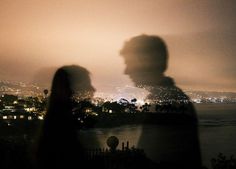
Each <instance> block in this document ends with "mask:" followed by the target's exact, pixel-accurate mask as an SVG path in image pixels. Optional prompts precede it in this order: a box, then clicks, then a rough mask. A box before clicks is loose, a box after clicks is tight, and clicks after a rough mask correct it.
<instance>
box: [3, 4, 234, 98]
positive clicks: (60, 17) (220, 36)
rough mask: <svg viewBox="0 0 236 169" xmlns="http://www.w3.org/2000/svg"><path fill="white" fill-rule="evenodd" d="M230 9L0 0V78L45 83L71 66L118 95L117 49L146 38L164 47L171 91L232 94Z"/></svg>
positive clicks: (120, 66)
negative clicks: (85, 71)
mask: <svg viewBox="0 0 236 169" xmlns="http://www.w3.org/2000/svg"><path fill="white" fill-rule="evenodd" d="M235 11H236V1H234V0H228V1H223V0H214V1H204V0H200V1H195V0H175V1H174V0H165V1H164V0H149V1H140V0H136V1H135V0H130V1H123V0H122V1H114V0H112V1H110V0H102V1H95V0H89V1H82V0H81V1H77V0H59V1H58V0H49V1H36V0H35V1H31V0H16V1H8V0H2V1H0V20H1V22H0V79H1V80H11V81H23V82H30V83H32V82H34V83H39V84H50V83H51V78H52V75H53V73H54V71H55V70H56V68H58V67H59V66H62V65H68V64H78V65H81V66H84V67H86V68H87V69H88V70H89V71H90V72H91V74H92V83H93V85H94V87H95V88H96V91H97V92H110V93H112V92H113V93H114V94H116V92H117V91H119V90H120V91H121V93H122V92H123V93H126V90H127V88H126V89H124V88H125V86H126V87H127V86H128V89H133V88H132V86H134V85H133V83H132V82H131V80H130V79H129V77H128V76H126V75H124V74H123V71H124V69H125V64H124V61H123V58H122V57H121V56H120V54H119V52H120V49H121V48H122V46H123V44H124V42H125V41H126V40H129V39H130V38H131V37H133V36H136V35H140V34H147V35H157V36H160V37H162V38H163V39H164V41H165V42H166V44H167V47H168V51H169V62H168V69H167V72H166V75H167V76H170V77H173V78H174V79H175V81H176V83H177V85H178V86H179V87H181V88H183V89H193V90H214V91H231V92H236V79H235V76H236V69H235V66H236V65H235V63H236V57H235V53H236V49H235V45H236V36H235V35H236V32H235V30H236V29H235V25H236V23H235V15H236V13H235ZM129 86H131V88H129ZM122 87H124V88H122ZM114 89H115V90H114Z"/></svg>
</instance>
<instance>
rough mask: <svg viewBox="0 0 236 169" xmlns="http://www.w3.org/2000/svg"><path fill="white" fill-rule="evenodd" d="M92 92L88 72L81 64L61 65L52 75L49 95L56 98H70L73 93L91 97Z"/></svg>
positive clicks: (93, 90) (82, 96)
mask: <svg viewBox="0 0 236 169" xmlns="http://www.w3.org/2000/svg"><path fill="white" fill-rule="evenodd" d="M94 92H95V89H94V88H93V86H92V85H91V79H90V77H89V72H88V71H87V70H86V69H85V68H83V67H81V66H76V65H70V66H63V67H61V68H59V69H58V70H57V71H56V73H55V75H54V78H53V82H52V88H51V96H53V97H56V99H58V100H63V99H66V98H67V99H68V98H70V99H71V97H72V96H73V95H77V96H79V97H81V98H91V97H92V96H93V94H94Z"/></svg>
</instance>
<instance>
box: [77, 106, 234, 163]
mask: <svg viewBox="0 0 236 169" xmlns="http://www.w3.org/2000/svg"><path fill="white" fill-rule="evenodd" d="M195 108H196V111H197V114H198V119H199V127H198V132H199V134H198V136H199V141H200V148H201V154H202V161H203V164H204V165H205V166H208V167H209V166H210V160H211V158H213V157H216V156H217V155H218V153H219V152H222V153H223V154H225V155H227V156H230V155H232V154H234V155H236V104H196V105H195ZM180 130H181V129H178V128H176V127H175V128H173V127H169V126H168V127H167V126H161V125H160V126H159V125H145V126H142V125H125V126H121V127H115V128H97V129H89V130H84V131H81V132H79V138H80V140H81V142H82V143H83V144H84V146H85V147H87V148H97V147H101V148H102V147H104V148H107V145H106V139H107V138H108V137H109V136H112V135H115V136H116V137H118V138H119V140H120V144H119V146H118V148H119V149H121V145H122V144H121V143H122V142H125V143H126V142H127V141H129V145H130V147H132V146H135V147H139V148H143V149H144V151H145V153H146V154H147V156H148V157H150V158H151V159H153V160H157V159H156V156H154V154H155V152H156V151H160V152H164V151H163V150H162V149H163V137H165V138H168V137H169V138H177V137H178V138H180V139H178V140H181V141H183V142H184V141H186V140H187V139H186V138H184V137H185V135H184V134H183V135H179V132H178V131H180ZM181 133H182V132H181ZM140 140H142V143H141V144H140ZM186 142H187V141H186ZM168 146H169V147H164V149H165V150H166V151H165V153H171V152H172V151H173V148H174V145H170V144H169V145H168ZM163 156H164V155H163Z"/></svg>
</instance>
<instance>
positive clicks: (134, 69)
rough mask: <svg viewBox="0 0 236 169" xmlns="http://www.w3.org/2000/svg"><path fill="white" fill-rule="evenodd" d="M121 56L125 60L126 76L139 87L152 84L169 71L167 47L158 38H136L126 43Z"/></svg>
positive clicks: (145, 36) (141, 36)
mask: <svg viewBox="0 0 236 169" xmlns="http://www.w3.org/2000/svg"><path fill="white" fill-rule="evenodd" d="M120 54H121V55H122V56H123V57H124V60H125V64H126V69H125V74H128V75H129V76H130V78H131V79H132V80H133V81H134V83H136V84H137V85H145V83H151V81H153V79H154V77H155V78H158V77H160V76H162V75H163V74H164V72H165V70H166V69H167V60H168V51H167V46H166V44H165V42H164V41H163V40H162V39H161V38H160V37H158V36H149V35H139V36H135V37H133V38H131V39H130V40H129V41H127V42H125V44H124V46H123V48H122V49H121V51H120Z"/></svg>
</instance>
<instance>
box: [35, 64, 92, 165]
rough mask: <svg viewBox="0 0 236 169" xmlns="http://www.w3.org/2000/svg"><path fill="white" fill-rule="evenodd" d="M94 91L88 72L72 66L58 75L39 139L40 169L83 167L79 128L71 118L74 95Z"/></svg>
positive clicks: (57, 73)
mask: <svg viewBox="0 0 236 169" xmlns="http://www.w3.org/2000/svg"><path fill="white" fill-rule="evenodd" d="M81 84H82V85H81ZM94 91H95V89H94V88H93V87H92V85H91V80H90V77H89V72H88V71H87V70H86V69H85V68H83V67H81V66H75V65H72V66H64V67H61V68H59V69H58V70H57V71H56V73H55V75H54V78H53V82H52V87H51V95H50V98H49V106H48V110H47V113H46V116H45V120H44V123H43V126H42V131H41V136H40V139H39V145H38V151H37V163H38V166H39V168H49V167H52V168H79V166H83V163H84V161H85V159H84V158H85V154H84V149H83V147H82V146H81V144H80V143H79V140H78V139H77V125H76V120H75V118H73V114H72V108H73V95H74V93H76V92H78V93H93V92H94ZM81 96H82V94H81ZM78 165H79V166H78ZM83 168H86V167H83Z"/></svg>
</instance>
